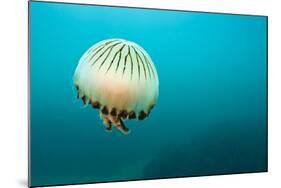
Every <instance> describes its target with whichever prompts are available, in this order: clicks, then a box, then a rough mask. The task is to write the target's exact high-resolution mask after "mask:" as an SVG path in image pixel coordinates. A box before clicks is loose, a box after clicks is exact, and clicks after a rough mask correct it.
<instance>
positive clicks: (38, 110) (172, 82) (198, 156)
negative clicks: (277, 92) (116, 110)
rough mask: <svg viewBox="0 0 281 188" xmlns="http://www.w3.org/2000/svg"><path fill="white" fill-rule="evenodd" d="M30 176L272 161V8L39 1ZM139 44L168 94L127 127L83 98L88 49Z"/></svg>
mask: <svg viewBox="0 0 281 188" xmlns="http://www.w3.org/2000/svg"><path fill="white" fill-rule="evenodd" d="M30 6H31V7H30V50H31V54H30V71H31V75H30V80H31V85H30V86H31V90H30V96H31V105H30V120H31V124H30V139H31V147H30V149H31V150H30V158H31V168H30V170H31V185H32V186H39V185H53V184H74V183H87V182H104V181H118V180H133V179H146V178H164V177H176V176H197V175H211V174H224V173H227V174H229V173H242V172H260V171H266V170H267V115H266V114H267V108H266V107H267V102H266V97H267V96H266V82H267V77H266V71H267V70H266V64H267V55H266V48H267V44H266V43H267V41H266V25H267V18H266V17H262V16H239V15H225V14H208V13H193V12H178V11H159V10H146V9H128V8H113V7H99V6H82V5H70V4H58V3H41V2H31V5H30ZM108 38H124V39H127V40H131V41H134V42H136V43H138V44H140V45H141V46H142V47H144V48H145V49H146V51H147V52H148V53H149V54H150V56H151V57H152V59H153V61H154V63H155V66H156V68H157V71H158V75H159V83H160V91H159V100H158V103H157V105H156V106H155V108H154V109H153V111H152V112H151V115H150V117H149V118H148V119H146V120H144V121H136V120H135V121H126V122H125V123H126V125H127V126H128V127H129V128H130V129H131V133H130V134H129V135H128V136H125V135H123V134H122V133H120V132H119V131H117V130H116V129H114V130H113V132H112V133H108V132H105V131H104V126H103V125H102V121H101V120H100V119H99V115H98V114H99V113H98V111H97V110H94V109H92V108H91V107H90V106H86V107H84V106H83V103H82V101H81V100H80V101H78V100H77V99H76V91H75V88H74V86H73V74H74V70H75V68H76V66H77V64H78V61H79V59H80V57H81V56H82V54H83V53H84V52H85V51H86V50H87V49H88V48H89V47H90V46H92V45H93V44H95V43H96V42H99V41H101V40H104V39H108Z"/></svg>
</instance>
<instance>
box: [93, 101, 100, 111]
mask: <svg viewBox="0 0 281 188" xmlns="http://www.w3.org/2000/svg"><path fill="white" fill-rule="evenodd" d="M92 107H93V108H97V109H99V108H100V103H99V102H98V101H95V102H92Z"/></svg>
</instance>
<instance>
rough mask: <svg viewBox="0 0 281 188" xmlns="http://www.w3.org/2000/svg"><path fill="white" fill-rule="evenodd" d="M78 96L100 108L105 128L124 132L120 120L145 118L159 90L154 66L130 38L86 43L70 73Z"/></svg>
mask: <svg viewBox="0 0 281 188" xmlns="http://www.w3.org/2000/svg"><path fill="white" fill-rule="evenodd" d="M74 85H75V87H76V89H77V96H78V99H82V100H83V102H84V104H85V105H87V104H91V105H92V107H93V108H96V109H99V110H100V118H101V119H102V120H103V123H104V125H106V126H107V128H106V130H108V131H111V130H112V126H115V127H116V128H117V129H119V130H120V131H121V132H123V133H125V134H128V133H129V129H128V128H127V127H126V126H125V124H124V122H123V121H124V120H128V119H138V120H143V119H145V118H147V117H148V116H149V114H150V112H151V110H152V108H153V107H154V106H155V104H156V102H157V98H158V92H159V81H158V75H157V71H156V68H155V66H154V64H153V62H152V60H151V58H150V56H149V55H148V53H147V52H146V51H145V50H144V49H143V48H142V47H140V46H139V45H138V44H136V43H134V42H130V41H127V40H124V39H109V40H104V41H101V42H99V43H97V44H95V45H93V46H92V47H90V48H89V49H88V50H87V51H86V52H85V53H84V54H83V56H82V57H81V59H80V61H79V63H78V66H77V68H76V70H75V73H74Z"/></svg>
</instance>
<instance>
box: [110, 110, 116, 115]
mask: <svg viewBox="0 0 281 188" xmlns="http://www.w3.org/2000/svg"><path fill="white" fill-rule="evenodd" d="M110 114H111V115H112V116H116V115H117V110H116V108H112V109H111V112H110Z"/></svg>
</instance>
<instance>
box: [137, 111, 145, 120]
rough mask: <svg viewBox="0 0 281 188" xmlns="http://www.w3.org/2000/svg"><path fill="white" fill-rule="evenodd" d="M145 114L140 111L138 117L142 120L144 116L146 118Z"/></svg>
mask: <svg viewBox="0 0 281 188" xmlns="http://www.w3.org/2000/svg"><path fill="white" fill-rule="evenodd" d="M146 116H147V115H146V113H145V112H144V111H141V112H140V115H139V117H138V119H139V120H143V119H144V118H146Z"/></svg>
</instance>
